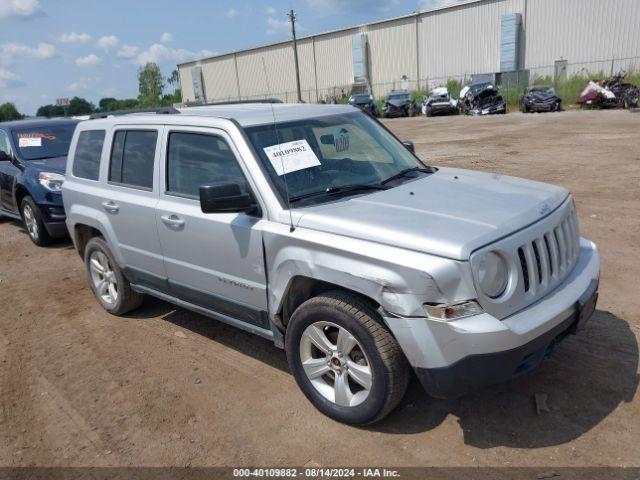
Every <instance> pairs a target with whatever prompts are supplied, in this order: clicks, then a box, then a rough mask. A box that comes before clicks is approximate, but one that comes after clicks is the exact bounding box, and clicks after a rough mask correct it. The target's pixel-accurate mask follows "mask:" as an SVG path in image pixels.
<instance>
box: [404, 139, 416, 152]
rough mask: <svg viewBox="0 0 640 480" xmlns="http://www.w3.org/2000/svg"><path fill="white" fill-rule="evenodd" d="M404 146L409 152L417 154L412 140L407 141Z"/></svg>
mask: <svg viewBox="0 0 640 480" xmlns="http://www.w3.org/2000/svg"><path fill="white" fill-rule="evenodd" d="M402 144H403V145H404V148H406V149H407V150H409V151H410V152H411V153H416V147H415V146H414V145H413V142H412V141H411V140H405V141H404V142H402Z"/></svg>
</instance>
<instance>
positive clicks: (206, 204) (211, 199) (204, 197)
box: [200, 183, 257, 213]
mask: <svg viewBox="0 0 640 480" xmlns="http://www.w3.org/2000/svg"><path fill="white" fill-rule="evenodd" d="M200 208H201V209H202V212H203V213H237V212H246V213H250V212H252V211H256V209H257V205H256V203H255V202H254V200H253V198H252V197H251V195H249V194H248V193H242V192H241V190H240V185H238V184H237V183H220V184H218V185H204V186H202V187H200Z"/></svg>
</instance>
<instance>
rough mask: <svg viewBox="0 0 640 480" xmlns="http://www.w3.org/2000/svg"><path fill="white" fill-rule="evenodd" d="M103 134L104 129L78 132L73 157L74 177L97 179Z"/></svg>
mask: <svg viewBox="0 0 640 480" xmlns="http://www.w3.org/2000/svg"><path fill="white" fill-rule="evenodd" d="M104 136H105V131H104V130H84V131H82V132H81V133H80V136H79V137H78V144H77V145H76V152H75V155H74V157H73V170H72V173H73V176H74V177H78V178H86V179H87V180H98V177H99V176H100V157H101V156H102V147H103V145H104Z"/></svg>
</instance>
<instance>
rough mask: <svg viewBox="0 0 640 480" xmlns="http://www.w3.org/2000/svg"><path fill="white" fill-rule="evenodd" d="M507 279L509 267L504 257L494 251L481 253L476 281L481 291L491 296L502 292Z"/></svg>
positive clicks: (494, 296) (497, 295)
mask: <svg viewBox="0 0 640 480" xmlns="http://www.w3.org/2000/svg"><path fill="white" fill-rule="evenodd" d="M508 281H509V269H508V267H507V263H506V262H505V261H504V259H503V258H502V257H501V256H500V255H498V254H497V253H496V252H488V253H485V254H484V255H483V257H482V258H481V259H480V262H479V263H478V283H479V284H480V289H481V290H482V292H483V293H484V294H485V295H486V296H488V297H491V298H496V297H499V296H500V295H502V294H503V293H504V291H505V290H506V288H507V282H508Z"/></svg>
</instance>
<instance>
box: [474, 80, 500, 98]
mask: <svg viewBox="0 0 640 480" xmlns="http://www.w3.org/2000/svg"><path fill="white" fill-rule="evenodd" d="M489 87H491V88H492V89H495V87H494V86H493V84H492V83H490V82H485V83H476V84H475V85H471V86H470V87H469V90H470V91H471V93H472V94H473V95H475V94H476V93H478V92H480V91H481V90H485V89H487V88H489Z"/></svg>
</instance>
